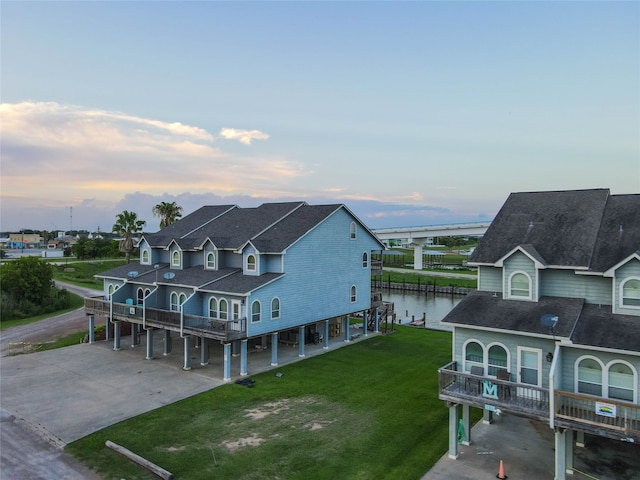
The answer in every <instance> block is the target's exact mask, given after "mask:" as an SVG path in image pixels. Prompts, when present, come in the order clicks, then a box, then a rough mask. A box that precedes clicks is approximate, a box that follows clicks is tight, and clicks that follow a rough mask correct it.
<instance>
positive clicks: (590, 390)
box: [578, 357, 602, 397]
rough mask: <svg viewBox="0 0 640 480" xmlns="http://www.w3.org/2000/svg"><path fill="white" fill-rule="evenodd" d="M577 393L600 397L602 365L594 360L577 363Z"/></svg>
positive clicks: (588, 359) (585, 359)
mask: <svg viewBox="0 0 640 480" xmlns="http://www.w3.org/2000/svg"><path fill="white" fill-rule="evenodd" d="M578 393H586V394H588V395H597V396H598V397H601V396H602V365H600V363H599V362H598V361H597V360H595V359H594V358H588V357H587V358H583V359H582V360H580V362H579V363H578Z"/></svg>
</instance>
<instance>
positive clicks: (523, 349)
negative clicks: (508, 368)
mask: <svg viewBox="0 0 640 480" xmlns="http://www.w3.org/2000/svg"><path fill="white" fill-rule="evenodd" d="M516 350H517V351H516V355H517V366H516V371H517V379H518V383H522V381H521V378H520V377H521V375H520V372H522V363H521V362H522V352H530V353H536V354H537V356H538V365H536V369H537V370H538V378H537V382H538V383H537V385H534V386H535V387H542V349H541V348H533V347H521V346H518V347H517V349H516ZM524 385H530V384H528V383H527V384H524ZM531 385H533V384H531Z"/></svg>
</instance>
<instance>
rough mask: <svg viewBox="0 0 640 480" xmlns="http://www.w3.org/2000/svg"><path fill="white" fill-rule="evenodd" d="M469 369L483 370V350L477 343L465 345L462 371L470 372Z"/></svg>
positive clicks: (472, 342)
mask: <svg viewBox="0 0 640 480" xmlns="http://www.w3.org/2000/svg"><path fill="white" fill-rule="evenodd" d="M471 367H482V368H483V369H484V349H483V348H482V345H480V344H479V343H478V342H474V341H471V342H469V343H467V345H466V346H465V349H464V371H465V372H470V371H471Z"/></svg>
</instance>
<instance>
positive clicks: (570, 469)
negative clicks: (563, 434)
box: [565, 430, 573, 474]
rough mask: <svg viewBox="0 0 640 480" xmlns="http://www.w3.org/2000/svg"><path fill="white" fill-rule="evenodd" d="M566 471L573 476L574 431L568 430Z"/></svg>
mask: <svg viewBox="0 0 640 480" xmlns="http://www.w3.org/2000/svg"><path fill="white" fill-rule="evenodd" d="M566 462H567V464H566V465H565V471H566V472H567V473H570V474H573V430H567V455H566Z"/></svg>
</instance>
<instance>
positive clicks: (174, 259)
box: [171, 250, 180, 267]
mask: <svg viewBox="0 0 640 480" xmlns="http://www.w3.org/2000/svg"><path fill="white" fill-rule="evenodd" d="M171 265H172V266H173V267H179V266H180V252H179V251H178V250H174V251H173V253H172V254H171Z"/></svg>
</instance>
